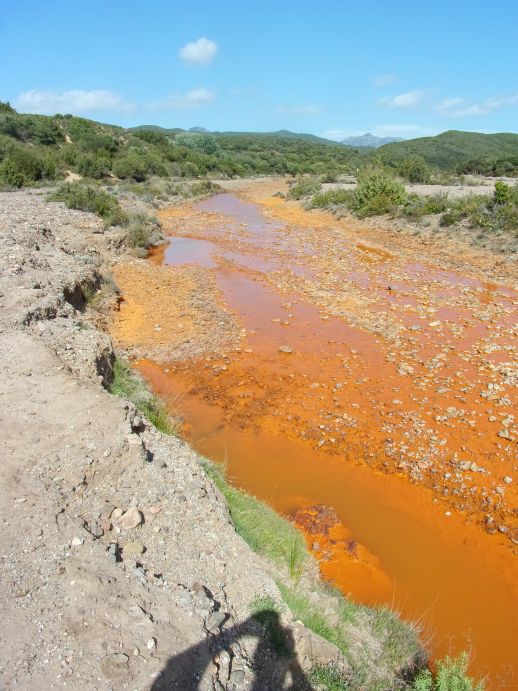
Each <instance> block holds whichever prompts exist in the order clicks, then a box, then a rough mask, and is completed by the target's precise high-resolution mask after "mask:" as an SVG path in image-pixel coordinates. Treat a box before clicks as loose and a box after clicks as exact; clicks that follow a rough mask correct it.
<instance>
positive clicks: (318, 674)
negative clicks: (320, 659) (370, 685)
mask: <svg viewBox="0 0 518 691" xmlns="http://www.w3.org/2000/svg"><path fill="white" fill-rule="evenodd" d="M309 681H310V682H311V684H313V685H314V686H315V687H316V688H317V689H319V691H348V690H349V689H350V688H351V686H350V684H349V682H348V679H347V677H346V676H345V675H344V674H342V673H341V672H340V671H339V670H337V669H336V667H334V666H333V665H315V666H314V667H313V668H312V669H311V671H310V673H309Z"/></svg>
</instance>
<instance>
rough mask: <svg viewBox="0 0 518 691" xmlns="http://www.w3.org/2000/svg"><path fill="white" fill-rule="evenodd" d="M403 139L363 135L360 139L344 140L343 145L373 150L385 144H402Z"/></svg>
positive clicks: (349, 138)
mask: <svg viewBox="0 0 518 691" xmlns="http://www.w3.org/2000/svg"><path fill="white" fill-rule="evenodd" d="M402 141H404V139H403V138H402V137H376V135H374V134H370V133H369V134H362V135H361V136H360V137H347V138H346V139H342V141H341V142H340V143H341V144H345V145H346V146H354V147H357V148H358V147H363V146H368V147H369V148H371V149H377V148H378V146H383V145H384V144H392V143H393V142H402Z"/></svg>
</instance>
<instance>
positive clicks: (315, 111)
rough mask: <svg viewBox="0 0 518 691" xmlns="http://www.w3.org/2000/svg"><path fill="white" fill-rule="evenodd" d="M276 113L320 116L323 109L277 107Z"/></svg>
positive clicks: (316, 107) (315, 107)
mask: <svg viewBox="0 0 518 691" xmlns="http://www.w3.org/2000/svg"><path fill="white" fill-rule="evenodd" d="M275 110H276V111H277V113H289V114H291V115H320V114H321V113H322V112H323V108H321V107H320V106H277V108H276V109H275Z"/></svg>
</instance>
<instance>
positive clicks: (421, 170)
mask: <svg viewBox="0 0 518 691" xmlns="http://www.w3.org/2000/svg"><path fill="white" fill-rule="evenodd" d="M397 170H398V173H399V175H400V176H401V177H402V178H404V179H405V180H408V182H411V183H414V184H416V183H422V184H426V183H428V182H430V177H431V171H430V168H429V167H428V165H427V164H426V161H425V160H424V158H421V156H412V157H410V158H405V159H403V160H402V161H401V163H400V164H399V166H398V169H397Z"/></svg>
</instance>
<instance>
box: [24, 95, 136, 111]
mask: <svg viewBox="0 0 518 691" xmlns="http://www.w3.org/2000/svg"><path fill="white" fill-rule="evenodd" d="M16 106H17V107H18V108H19V110H22V111H25V112H30V113H43V114H51V115H53V114H54V113H72V114H74V113H92V112H94V111H109V110H117V111H126V112H127V111H129V110H131V109H132V108H133V104H131V103H129V102H128V101H125V100H124V99H123V98H122V97H121V96H119V95H118V94H116V93H114V92H113V91H105V90H103V89H94V90H92V91H85V90H83V89H71V90H70V91H38V90H36V89H33V90H32V91H24V92H23V93H21V94H20V95H19V96H18V98H17V100H16Z"/></svg>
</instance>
